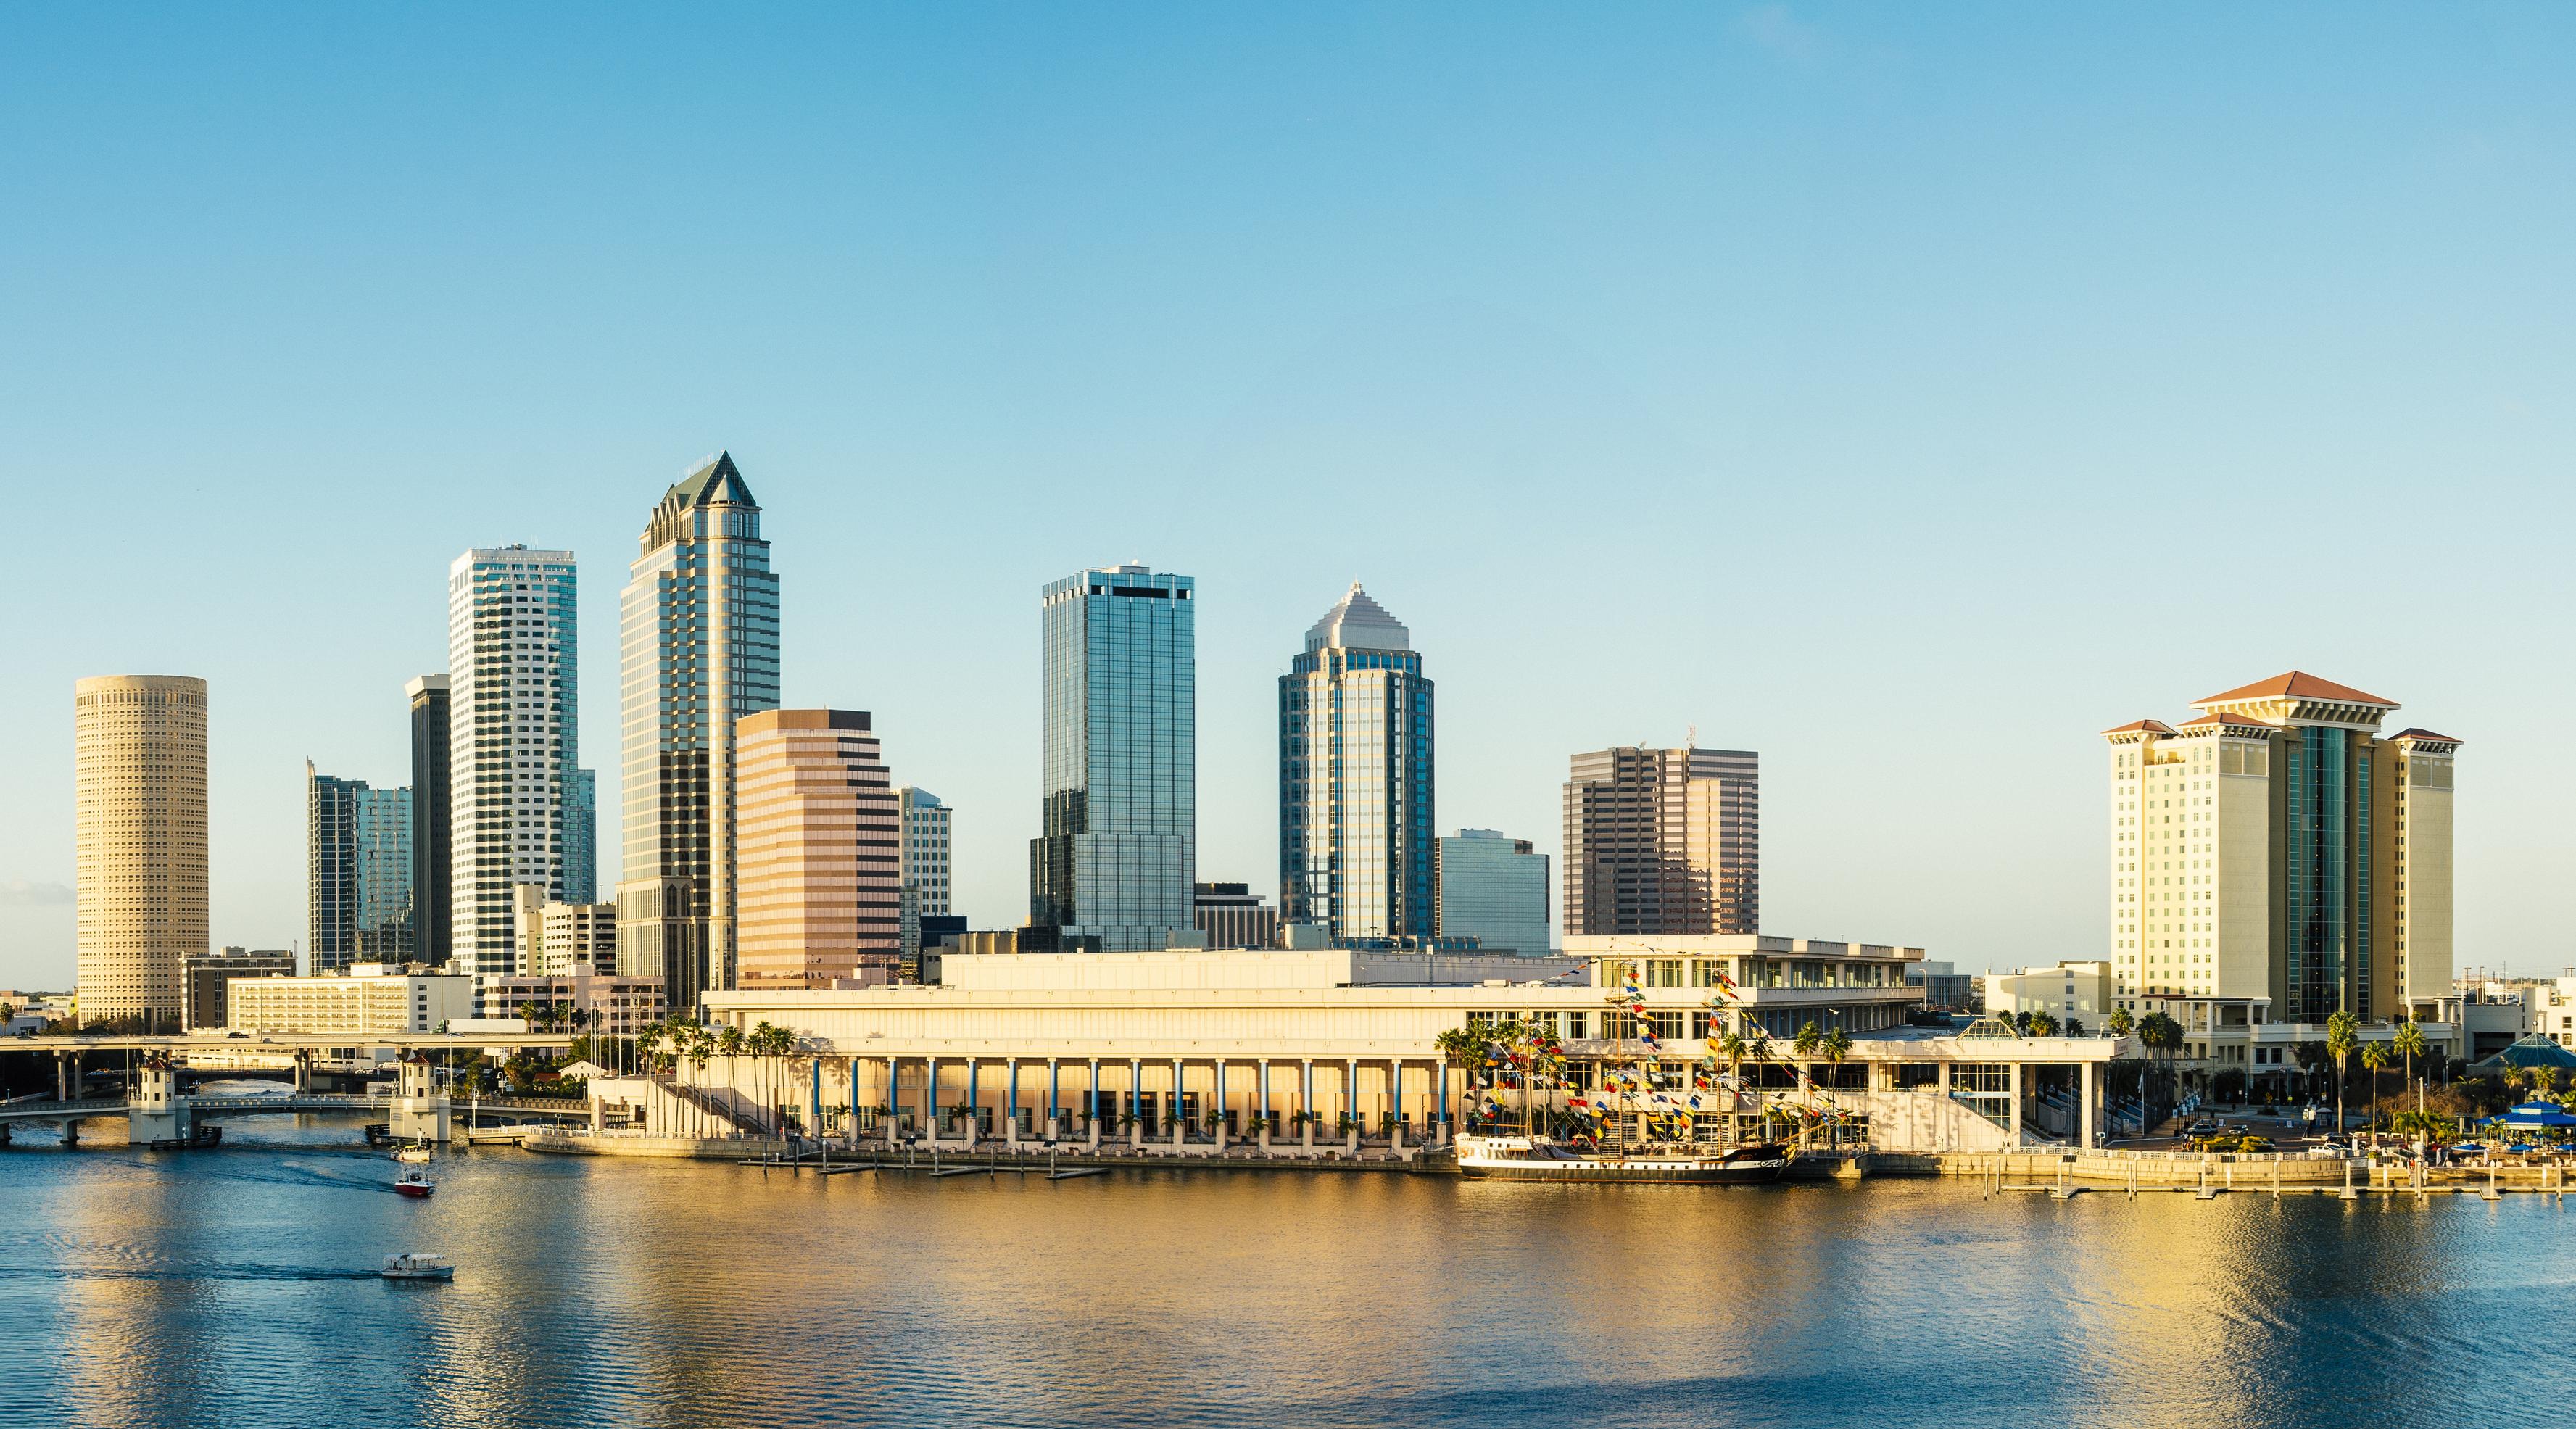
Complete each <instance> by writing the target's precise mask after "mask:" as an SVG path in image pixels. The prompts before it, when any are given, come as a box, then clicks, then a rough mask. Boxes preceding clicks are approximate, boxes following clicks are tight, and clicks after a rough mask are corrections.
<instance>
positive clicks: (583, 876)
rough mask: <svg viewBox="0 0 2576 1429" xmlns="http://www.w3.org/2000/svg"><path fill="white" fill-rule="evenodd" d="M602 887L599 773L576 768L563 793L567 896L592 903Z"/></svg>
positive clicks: (574, 899)
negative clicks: (600, 877)
mask: <svg viewBox="0 0 2576 1429" xmlns="http://www.w3.org/2000/svg"><path fill="white" fill-rule="evenodd" d="M598 888H599V775H598V773H597V772H596V771H594V770H589V769H576V770H574V771H573V772H572V784H571V786H570V787H569V788H567V789H566V790H565V793H564V896H563V901H564V902H566V903H576V904H578V903H590V902H593V901H595V900H594V898H593V896H592V895H593V894H595V893H596V892H597V891H598Z"/></svg>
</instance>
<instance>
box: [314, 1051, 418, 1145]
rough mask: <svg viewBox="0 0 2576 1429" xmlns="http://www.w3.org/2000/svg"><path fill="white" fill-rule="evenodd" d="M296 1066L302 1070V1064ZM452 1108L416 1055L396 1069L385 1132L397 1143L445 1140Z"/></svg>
mask: <svg viewBox="0 0 2576 1429" xmlns="http://www.w3.org/2000/svg"><path fill="white" fill-rule="evenodd" d="M296 1065H297V1067H298V1068H299V1069H300V1068H301V1067H302V1065H303V1064H302V1063H301V1062H298V1063H297V1064H296ZM452 1105H453V1104H452V1103H451V1102H450V1101H449V1100H448V1097H447V1094H446V1093H445V1092H442V1091H440V1090H439V1089H438V1085H437V1082H436V1080H435V1079H434V1078H432V1077H431V1076H430V1074H429V1063H428V1061H426V1060H425V1059H423V1058H421V1057H419V1056H417V1055H414V1056H412V1057H410V1058H407V1059H405V1060H404V1061H403V1062H402V1063H401V1065H399V1066H397V1067H396V1068H395V1069H394V1099H393V1105H392V1106H391V1107H390V1108H388V1109H387V1114H386V1118H385V1131H386V1133H387V1134H389V1135H391V1136H392V1137H393V1138H394V1139H395V1140H397V1141H441V1142H443V1141H446V1140H447V1139H448V1136H449V1132H450V1127H449V1125H448V1119H449V1118H448V1113H449V1111H450V1109H451V1107H452Z"/></svg>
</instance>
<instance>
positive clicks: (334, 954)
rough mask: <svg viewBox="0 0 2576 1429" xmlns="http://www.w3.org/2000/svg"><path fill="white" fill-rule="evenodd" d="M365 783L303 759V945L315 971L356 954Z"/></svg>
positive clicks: (341, 964)
mask: <svg viewBox="0 0 2576 1429" xmlns="http://www.w3.org/2000/svg"><path fill="white" fill-rule="evenodd" d="M366 787H367V786H366V785H365V784H364V783H362V782H360V781H358V780H355V779H335V778H333V777H332V776H330V775H328V774H322V773H317V772H316V771H315V770H314V768H313V761H312V760H310V759H308V760H305V761H304V948H305V953H306V956H308V957H309V958H311V959H312V964H313V971H315V972H317V973H336V972H338V971H340V970H341V969H342V968H345V967H347V966H348V965H349V964H351V963H353V962H356V961H357V960H358V795H359V793H360V791H362V790H364V789H365V788H366Z"/></svg>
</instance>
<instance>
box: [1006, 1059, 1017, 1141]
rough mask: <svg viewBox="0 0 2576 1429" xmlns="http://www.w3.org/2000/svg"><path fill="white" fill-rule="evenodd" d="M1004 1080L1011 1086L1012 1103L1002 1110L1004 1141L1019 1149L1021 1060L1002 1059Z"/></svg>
mask: <svg viewBox="0 0 2576 1429" xmlns="http://www.w3.org/2000/svg"><path fill="white" fill-rule="evenodd" d="M1002 1066H1003V1069H1004V1071H1003V1076H1002V1080H1003V1081H1004V1082H1005V1083H1007V1084H1008V1085H1009V1088H1010V1096H1011V1101H1010V1104H1009V1105H1008V1106H1005V1107H1003V1108H1002V1139H1003V1140H1004V1141H1006V1142H1008V1143H1010V1145H1011V1146H1012V1148H1013V1149H1017V1148H1018V1146H1019V1144H1020V1059H1019V1058H1017V1057H1005V1058H1003V1059H1002Z"/></svg>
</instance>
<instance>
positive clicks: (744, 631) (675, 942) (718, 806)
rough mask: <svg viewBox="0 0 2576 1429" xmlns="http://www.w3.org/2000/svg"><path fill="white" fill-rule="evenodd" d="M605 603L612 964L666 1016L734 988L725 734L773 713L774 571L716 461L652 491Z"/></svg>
mask: <svg viewBox="0 0 2576 1429" xmlns="http://www.w3.org/2000/svg"><path fill="white" fill-rule="evenodd" d="M641 546H642V554H641V555H640V556H639V557H638V558H637V559H636V561H635V564H634V566H633V567H632V568H631V572H630V574H629V576H628V579H627V582H626V592H625V595H624V597H623V598H622V601H621V608H620V622H621V629H620V632H619V637H618V644H619V651H620V654H619V665H620V671H621V675H622V684H621V690H620V694H619V697H618V708H619V712H620V724H621V726H622V727H623V729H624V742H625V747H624V748H623V750H621V751H620V755H619V771H620V772H619V788H620V790H621V792H622V797H623V800H624V803H625V815H624V818H623V820H622V821H621V826H620V839H621V844H620V846H621V848H622V849H623V850H624V857H623V859H622V860H621V864H622V867H621V870H620V873H619V875H618V877H619V881H618V885H617V964H618V971H619V972H621V973H625V974H628V975H630V976H640V977H659V978H661V979H662V980H663V986H664V988H665V989H666V993H665V995H666V996H667V997H668V999H669V1001H670V1005H671V1008H672V1010H673V1011H686V1010H688V1009H690V1008H694V1007H696V1006H697V1005H698V994H699V993H700V992H702V991H706V990H708V989H714V988H725V987H731V986H733V985H734V902H735V898H734V749H733V741H734V731H735V727H736V725H737V724H738V723H739V721H740V720H741V719H742V718H743V716H745V715H748V714H752V713H755V712H757V711H760V710H768V709H776V708H777V707H778V577H777V576H776V575H774V574H772V573H771V572H770V569H769V543H768V542H767V541H764V540H762V539H761V538H760V505H759V503H758V502H756V501H754V500H753V499H752V495H751V487H750V486H749V485H748V484H747V483H745V482H744V481H743V479H742V473H741V472H740V471H738V470H736V469H735V467H734V464H733V457H732V456H731V455H729V454H721V453H720V454H718V455H717V456H716V457H715V459H714V460H712V461H709V462H706V463H704V464H703V465H701V466H699V467H697V468H696V469H694V470H692V471H690V472H689V473H688V474H687V475H686V476H683V477H682V478H680V480H679V481H678V482H677V483H676V484H674V485H673V486H672V487H671V489H670V490H669V491H666V492H664V493H663V494H662V500H661V503H660V504H659V505H657V506H655V507H654V508H653V515H652V518H651V519H650V520H649V521H647V522H646V523H645V526H644V536H643V540H642V542H641Z"/></svg>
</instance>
